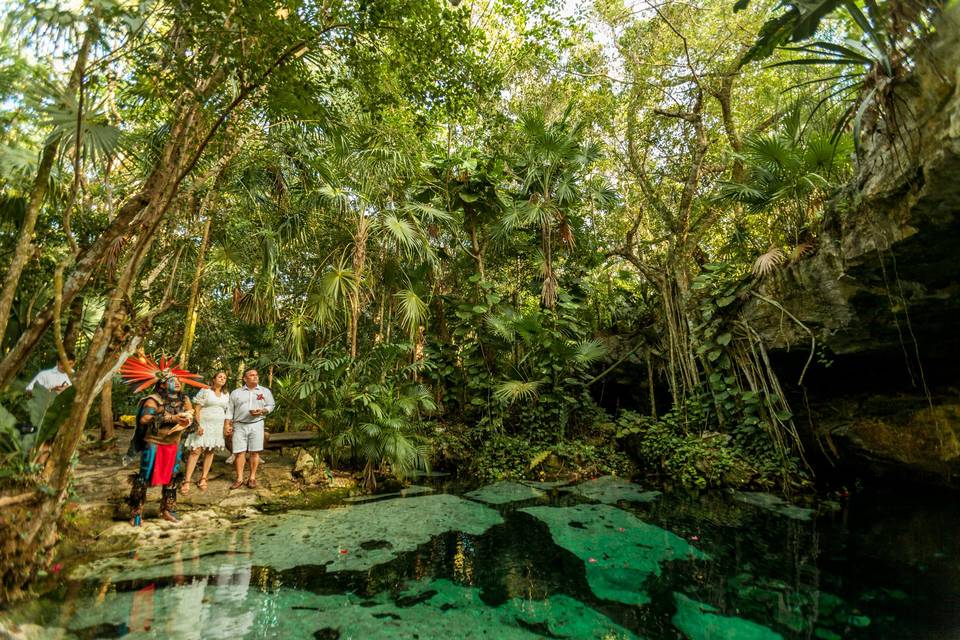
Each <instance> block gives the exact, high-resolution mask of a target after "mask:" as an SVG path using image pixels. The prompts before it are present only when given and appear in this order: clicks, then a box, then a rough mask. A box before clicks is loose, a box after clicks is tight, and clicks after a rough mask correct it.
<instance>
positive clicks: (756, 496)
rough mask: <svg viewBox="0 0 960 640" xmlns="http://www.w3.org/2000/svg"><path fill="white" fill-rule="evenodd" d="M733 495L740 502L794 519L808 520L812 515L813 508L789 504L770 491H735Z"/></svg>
mask: <svg viewBox="0 0 960 640" xmlns="http://www.w3.org/2000/svg"><path fill="white" fill-rule="evenodd" d="M733 496H734V497H735V498H736V499H737V500H739V501H740V502H745V503H747V504H752V505H753V506H755V507H760V508H761V509H766V510H767V511H772V512H774V513H776V514H779V515H781V516H786V517H788V518H793V519H794V520H809V519H810V518H812V517H813V514H814V511H813V509H807V508H806V507H798V506H796V505H793V504H790V503H789V502H787V501H786V500H784V499H783V498H781V497H780V496H775V495H773V494H771V493H761V492H753V491H737V492H735V493H734V494H733Z"/></svg>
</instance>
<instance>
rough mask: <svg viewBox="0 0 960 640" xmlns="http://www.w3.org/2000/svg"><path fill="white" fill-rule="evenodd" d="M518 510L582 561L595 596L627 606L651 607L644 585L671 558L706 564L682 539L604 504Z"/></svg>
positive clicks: (697, 552)
mask: <svg viewBox="0 0 960 640" xmlns="http://www.w3.org/2000/svg"><path fill="white" fill-rule="evenodd" d="M520 511H522V512H524V513H528V514H530V515H531V516H533V517H534V518H536V519H537V520H540V521H541V522H543V523H545V524H546V525H547V527H548V528H549V529H550V535H551V536H553V541H554V543H555V544H556V545H558V546H560V547H563V548H564V549H566V550H567V551H570V552H571V553H573V554H574V555H576V556H577V557H578V558H580V559H582V560H583V561H584V566H585V568H586V575H587V583H588V584H589V585H590V589H591V590H592V591H593V593H594V595H596V596H597V597H598V598H602V599H604V600H613V601H616V602H623V603H625V604H634V605H640V604H647V603H648V602H650V596H649V595H648V594H647V592H646V591H644V582H645V581H646V580H647V578H649V577H650V576H659V575H660V572H661V567H660V565H661V563H663V562H667V561H670V560H707V559H709V557H708V556H707V554H705V553H703V552H702V551H700V550H698V549H697V548H696V547H693V546H692V545H690V544H688V543H687V542H686V541H685V540H683V539H682V538H680V537H678V536H676V535H674V534H673V533H670V532H669V531H667V530H665V529H661V528H660V527H657V526H655V525H652V524H648V523H646V522H644V521H642V520H640V519H639V518H637V517H635V516H634V515H632V514H630V513H627V512H626V511H623V510H622V509H618V508H616V507H612V506H609V505H605V504H581V505H576V506H572V507H529V508H526V509H521V510H520Z"/></svg>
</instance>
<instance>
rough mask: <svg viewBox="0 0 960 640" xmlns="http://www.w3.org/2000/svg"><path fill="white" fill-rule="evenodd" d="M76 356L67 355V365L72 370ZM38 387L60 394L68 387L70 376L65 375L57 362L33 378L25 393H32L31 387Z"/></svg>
mask: <svg viewBox="0 0 960 640" xmlns="http://www.w3.org/2000/svg"><path fill="white" fill-rule="evenodd" d="M76 360H77V358H76V356H74V355H73V354H72V353H68V354H67V364H68V365H70V368H71V369H73V365H74V364H75V363H76ZM36 385H40V386H41V387H43V388H45V389H49V390H50V391H52V392H54V393H60V392H61V391H63V390H64V389H66V388H67V387H69V386H70V376H69V375H67V372H66V370H65V369H64V368H63V364H62V363H60V362H57V366H55V367H52V368H50V369H44V370H43V371H41V372H40V373H38V374H37V375H35V376H34V377H33V380H31V381H30V382H29V383H28V384H27V392H28V393H29V392H32V391H33V387H34V386H36Z"/></svg>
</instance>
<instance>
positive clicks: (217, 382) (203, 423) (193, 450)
mask: <svg viewBox="0 0 960 640" xmlns="http://www.w3.org/2000/svg"><path fill="white" fill-rule="evenodd" d="M226 385H227V374H226V373H225V372H223V371H218V372H217V375H215V376H214V377H213V383H212V384H211V385H210V388H209V389H201V390H200V393H198V394H197V396H196V397H195V398H194V399H193V409H194V411H195V412H196V416H197V422H198V423H199V424H200V426H199V428H198V429H197V431H196V432H195V433H191V434H190V435H189V436H187V440H186V442H185V443H184V445H183V446H184V447H185V448H186V449H187V451H189V452H190V457H189V458H187V477H186V478H185V480H184V483H183V487H182V488H181V489H180V493H181V494H183V495H187V494H188V493H190V478H191V477H192V476H193V470H194V469H195V468H196V466H197V461H198V460H199V459H200V453H201V452H203V454H204V455H203V471H202V473H201V474H200V482H198V483H197V487H199V489H200V491H206V490H207V474H208V473H210V465H212V464H213V452H214V451H216V450H218V449H223V448H224V447H225V444H224V441H223V422H224V419H225V418H226V413H227V402H229V400H230V394H229V393H228V392H227V390H226V388H225V387H226Z"/></svg>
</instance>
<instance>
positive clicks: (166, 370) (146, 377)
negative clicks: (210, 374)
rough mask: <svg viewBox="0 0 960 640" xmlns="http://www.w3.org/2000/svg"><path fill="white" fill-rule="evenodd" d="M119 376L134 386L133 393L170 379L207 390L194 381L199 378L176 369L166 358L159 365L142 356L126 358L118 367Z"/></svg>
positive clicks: (196, 375) (194, 374)
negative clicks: (174, 378) (173, 378)
mask: <svg viewBox="0 0 960 640" xmlns="http://www.w3.org/2000/svg"><path fill="white" fill-rule="evenodd" d="M120 375H121V376H122V377H123V380H124V382H126V383H127V384H129V385H130V386H136V389H134V391H135V392H139V391H143V390H144V389H146V388H147V387H149V386H152V385H155V384H157V383H158V382H160V381H161V380H168V379H170V378H171V377H176V378H177V379H178V380H179V381H180V384H189V385H190V386H192V387H199V388H201V389H206V388H207V385H205V384H203V383H202V382H200V381H198V380H195V379H194V378H199V377H200V376H199V375H198V374H196V373H190V372H189V371H187V370H185V369H178V368H177V365H176V363H174V361H173V358H169V359H168V358H167V357H166V356H163V357H161V358H160V364H159V365H158V364H157V363H156V362H154V361H153V360H151V359H150V358H148V357H147V356H144V355H140V356H133V357H130V358H127V359H126V361H125V362H124V363H123V365H122V366H121V367H120Z"/></svg>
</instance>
